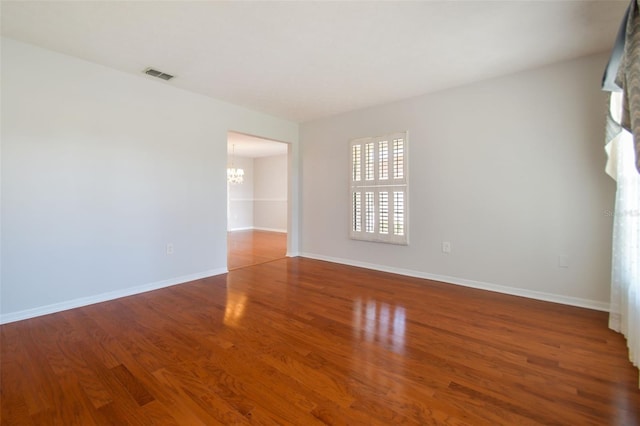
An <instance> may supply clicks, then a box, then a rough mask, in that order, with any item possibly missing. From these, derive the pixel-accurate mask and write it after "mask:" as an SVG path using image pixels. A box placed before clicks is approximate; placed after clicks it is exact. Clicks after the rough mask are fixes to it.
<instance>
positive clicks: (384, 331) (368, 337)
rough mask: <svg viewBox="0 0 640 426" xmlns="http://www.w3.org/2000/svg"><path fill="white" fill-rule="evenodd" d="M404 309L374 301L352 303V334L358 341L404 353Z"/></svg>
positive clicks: (359, 300)
mask: <svg viewBox="0 0 640 426" xmlns="http://www.w3.org/2000/svg"><path fill="white" fill-rule="evenodd" d="M404 332H405V309H404V307H402V306H390V305H389V304H387V303H382V302H377V301H375V300H371V299H369V300H367V301H366V302H365V301H363V300H362V299H361V298H357V299H356V300H355V301H354V302H353V333H354V335H355V337H358V339H359V340H364V341H365V342H367V343H377V344H378V345H380V346H382V347H385V348H388V349H390V350H392V351H393V352H395V353H398V354H402V353H403V352H404Z"/></svg>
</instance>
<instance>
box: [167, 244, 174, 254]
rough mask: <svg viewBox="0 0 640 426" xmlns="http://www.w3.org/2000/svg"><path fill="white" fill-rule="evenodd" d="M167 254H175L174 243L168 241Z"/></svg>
mask: <svg viewBox="0 0 640 426" xmlns="http://www.w3.org/2000/svg"><path fill="white" fill-rule="evenodd" d="M167 254H173V243H167Z"/></svg>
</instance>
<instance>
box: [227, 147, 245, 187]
mask: <svg viewBox="0 0 640 426" xmlns="http://www.w3.org/2000/svg"><path fill="white" fill-rule="evenodd" d="M235 152H236V144H233V145H231V167H227V182H229V183H242V182H244V170H242V169H241V168H235V167H234V166H233V157H234V155H235Z"/></svg>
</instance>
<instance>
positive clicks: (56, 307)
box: [0, 268, 228, 324]
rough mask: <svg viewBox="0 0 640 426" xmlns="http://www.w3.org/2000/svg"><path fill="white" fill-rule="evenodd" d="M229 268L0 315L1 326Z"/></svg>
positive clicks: (220, 271) (183, 281)
mask: <svg viewBox="0 0 640 426" xmlns="http://www.w3.org/2000/svg"><path fill="white" fill-rule="evenodd" d="M227 272H228V271H227V268H219V269H211V270H208V271H204V272H199V273H195V274H190V275H183V276H181V277H175V278H170V279H168V280H163V281H157V282H154V283H149V284H142V285H139V286H135V287H128V288H124V289H121V290H115V291H110V292H107V293H101V294H96V295H94V296H87V297H80V298H77V299H73V300H67V301H64V302H59V303H53V304H51V305H46V306H40V307H37V308H32V309H25V310H23V311H18V312H10V313H8V314H2V315H0V324H7V323H10V322H15V321H21V320H25V319H29V318H34V317H39V316H42V315H48V314H53V313H56V312H61V311H66V310H68V309H74V308H80V307H82V306H87V305H93V304H94V303H101V302H106V301H109V300H113V299H119V298H121V297H127V296H133V295H134V294H140V293H145V292H147V291H153V290H158V289H161V288H164V287H170V286H172V285H177V284H184V283H186V282H189V281H195V280H199V279H202V278H207V277H212V276H214V275H221V274H225V273H227Z"/></svg>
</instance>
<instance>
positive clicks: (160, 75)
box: [144, 68, 173, 80]
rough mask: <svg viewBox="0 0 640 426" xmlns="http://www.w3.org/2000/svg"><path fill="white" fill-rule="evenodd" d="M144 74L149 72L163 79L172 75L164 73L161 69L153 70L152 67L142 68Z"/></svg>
mask: <svg viewBox="0 0 640 426" xmlns="http://www.w3.org/2000/svg"><path fill="white" fill-rule="evenodd" d="M144 73H145V74H149V75H151V76H154V77H158V78H161V79H163V80H171V79H172V78H173V76H172V75H171V74H167V73H164V72H162V71H158V70H154V69H153V68H147V69H146V70H144Z"/></svg>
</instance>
